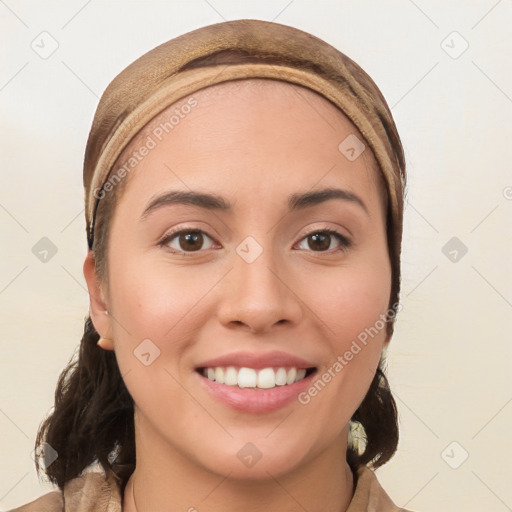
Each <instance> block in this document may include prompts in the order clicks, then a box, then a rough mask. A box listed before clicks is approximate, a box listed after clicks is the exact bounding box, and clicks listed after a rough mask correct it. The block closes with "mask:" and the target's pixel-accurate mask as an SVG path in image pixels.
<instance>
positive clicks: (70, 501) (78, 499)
mask: <svg viewBox="0 0 512 512" xmlns="http://www.w3.org/2000/svg"><path fill="white" fill-rule="evenodd" d="M8 512H122V496H121V485H120V483H119V480H118V479H117V477H116V476H115V474H114V473H113V472H110V473H108V478H107V479H106V480H105V478H104V476H103V474H102V473H86V474H85V475H83V476H80V477H77V478H74V479H73V480H70V481H69V482H67V483H66V484H65V486H64V492H61V491H52V492H49V493H47V494H45V495H43V496H41V497H40V498H37V499H36V500H34V501H32V502H30V503H27V504H26V505H22V506H21V507H18V508H15V509H12V510H10V511H8ZM347 512H410V511H407V510H405V509H403V508H400V507H397V506H396V505H395V504H394V503H393V502H392V501H391V499H390V498H389V496H388V495H387V494H386V492H385V491H384V489H383V488H382V487H381V486H380V484H379V482H378V480H377V477H376V476H375V473H374V472H373V471H372V470H370V469H368V468H362V469H361V470H360V471H359V477H358V480H357V486H356V489H355V492H354V496H353V498H352V501H351V502H350V505H349V507H348V509H347Z"/></svg>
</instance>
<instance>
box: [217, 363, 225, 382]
mask: <svg viewBox="0 0 512 512" xmlns="http://www.w3.org/2000/svg"><path fill="white" fill-rule="evenodd" d="M215 381H216V382H218V383H219V384H224V370H223V369H222V368H220V367H219V366H217V368H215Z"/></svg>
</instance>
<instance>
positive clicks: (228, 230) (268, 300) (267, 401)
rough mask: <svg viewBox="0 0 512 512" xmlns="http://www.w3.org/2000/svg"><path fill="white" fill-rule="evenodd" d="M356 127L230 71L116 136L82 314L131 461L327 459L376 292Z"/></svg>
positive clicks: (251, 473)
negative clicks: (110, 367)
mask: <svg viewBox="0 0 512 512" xmlns="http://www.w3.org/2000/svg"><path fill="white" fill-rule="evenodd" d="M187 104H188V105H189V106H190V108H189V107H184V105H187ZM173 114H174V115H175V117H174V118H173V119H171V116H172V115H173ZM170 119H171V120H170ZM166 122H167V123H168V124H167V125H166V124H165V123H166ZM167 132H168V133H167ZM347 137H349V138H348V139H347ZM355 137H357V139H356V138H355ZM345 139H347V140H345ZM358 139H359V143H360V141H361V140H362V137H361V136H360V135H359V133H358V132H357V131H356V129H355V127H354V126H353V125H352V124H351V123H350V122H349V121H348V120H347V118H346V117H344V116H343V115H342V114H341V113H340V112H339V111H338V110H337V109H336V108H335V107H334V106H333V105H332V104H330V103H329V102H328V101H327V100H325V99H324V98H322V97H320V96H319V95H317V94H316V93H314V92H312V91H310V90H307V89H304V88H301V87H298V86H293V85H291V84H288V83H283V82H276V81H270V80H244V81H242V82H236V83H235V82H228V83H224V84H221V85H217V86H214V87H210V88H208V89H203V90H201V91H199V92H197V93H194V95H193V96H192V97H191V98H185V99H184V100H182V101H180V102H179V103H177V104H176V105H174V106H172V107H171V108H169V109H167V110H166V111H164V113H163V114H161V115H160V116H159V118H158V119H157V120H153V122H152V123H151V125H150V126H149V127H147V128H146V130H145V131H144V132H143V133H141V134H140V135H139V136H138V137H137V139H136V140H135V141H133V142H132V144H131V145H130V146H129V148H128V150H127V151H125V153H124V155H125V156H126V155H128V156H132V157H135V158H137V159H138V163H137V165H136V167H135V168H134V169H133V170H130V174H129V176H128V178H125V179H129V182H128V183H127V188H126V190H124V192H123V194H122V196H121V198H120V200H119V202H118V204H117V206H116V211H115V214H114V218H113V221H112V225H111V232H110V238H109V249H108V283H102V287H101V294H100V295H101V298H102V300H103V303H102V304H99V305H98V303H96V302H94V301H93V302H94V303H92V305H91V315H92V317H93V321H94V324H95V326H96V328H97V330H98V331H99V332H100V333H101V334H102V335H103V336H108V337H111V338H112V339H113V344H112V346H111V348H112V349H114V350H115V354H116V357H117V361H118V364H119V367H120V371H121V375H122V376H123V379H124V381H125V383H126V386H127V388H128V390H129V392H130V394H131V395H132V397H133V399H134V402H135V406H136V414H135V420H136V435H137V438H136V439H137V457H138V460H137V463H138V464H139V461H140V462H141V464H142V463H143V461H144V458H145V457H147V458H150V459H151V464H153V465H155V464H156V465H157V467H161V468H164V467H168V466H172V467H181V468H183V469H184V468H187V467H195V468H199V469H201V470H203V471H204V470H206V471H210V472H216V473H219V474H222V475H224V476H225V475H227V474H228V473H229V474H231V477H232V478H266V477H268V473H270V474H272V475H274V476H278V475H283V474H285V473H288V472H290V471H293V470H297V469H299V468H300V467H303V465H304V464H309V463H310V464H314V463H320V461H322V460H323V461H327V460H328V459H331V462H332V461H338V464H339V461H340V460H343V458H344V456H345V450H346V441H347V424H348V422H349V419H350V417H351V416H352V414H353V413H354V411H355V410H356V409H357V407H358V406H359V404H360V402H361V400H362V399H363V397H364V395H365V394H366V391H367V389H368V387H369V384H370V382H371V380H372V378H373V376H374V372H375V369H376V367H377V365H378V362H379V358H380V354H381V350H382V348H383V344H384V343H385V342H386V341H387V340H386V329H385V327H383V324H384V322H383V321H382V318H383V317H382V315H383V314H385V313H386V311H387V308H388V302H389V297H390V290H391V268H390V262H389V257H388V251H387V241H386V229H385V225H386V219H385V211H386V201H385V198H384V197H383V192H382V188H381V185H380V184H379V181H378V176H377V171H376V170H375V169H376V167H374V165H375V163H374V159H373V156H372V154H371V151H370V150H369V149H366V150H365V151H363V152H362V153H361V154H360V155H359V156H358V154H359V152H360V151H361V149H362V148H361V146H359V145H358V144H357V142H358ZM151 141H152V142H151ZM153 143H154V144H153ZM340 144H341V146H340ZM143 146H146V147H147V148H149V149H148V150H147V151H146V150H141V148H142V147H143ZM135 151H137V154H138V155H139V156H137V155H135V153H134V152H135ZM143 153H144V155H143ZM123 163H125V162H124V161H121V165H122V164H123ZM117 167H119V166H117ZM117 167H116V168H117ZM128 168H129V166H128ZM326 189H329V190H331V191H334V190H336V191H337V192H335V193H332V194H329V193H324V194H322V191H324V190H326ZM187 198H188V199H187ZM326 230H332V231H333V232H337V233H338V234H339V235H337V234H335V233H334V234H333V233H331V234H329V233H328V232H326ZM178 232H179V233H180V234H178ZM89 259H90V258H89ZM87 265H89V270H90V268H92V266H91V262H90V261H89V263H88V262H87V261H86V268H87ZM86 275H87V271H86ZM88 282H89V284H90V289H91V290H92V289H93V288H92V287H93V286H94V284H92V281H88ZM102 307H103V309H108V311H109V315H108V316H106V315H104V314H102V311H101V309H102ZM228 368H229V370H228ZM240 368H244V369H242V370H240ZM296 370H297V371H296ZM304 373H305V377H304ZM301 377H303V378H302V380H297V381H296V382H294V381H295V380H296V379H300V378H301ZM212 379H217V380H218V381H217V380H212ZM223 379H227V383H224V384H223V383H222V381H223ZM285 381H286V382H289V383H291V382H293V383H292V384H284V382H285ZM315 383H316V385H315ZM255 385H256V386H258V385H259V386H261V387H260V388H255V387H254V386H255Z"/></svg>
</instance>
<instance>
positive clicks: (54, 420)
mask: <svg viewBox="0 0 512 512" xmlns="http://www.w3.org/2000/svg"><path fill="white" fill-rule="evenodd" d="M223 53H224V55H222V59H221V60H219V59H218V55H214V56H211V57H209V58H208V59H203V60H202V61H201V62H194V63H193V64H192V65H193V66H202V65H211V64H215V63H219V62H222V63H226V62H242V61H244V56H243V55H240V54H238V53H236V52H223ZM189 66H190V64H189ZM363 73H364V72H363ZM366 77H367V75H366V74H361V75H360V76H359V80H361V81H364V80H366V79H368V80H371V79H370V78H369V77H368V78H366ZM375 101H376V102H380V103H381V104H382V103H383V104H384V105H385V107H386V108H388V107H387V104H386V103H385V100H384V98H383V97H382V96H381V97H380V98H376V99H375ZM385 128H386V132H387V136H388V138H389V141H390V144H391V146H392V148H393V151H394V153H395V156H396V159H397V162H398V166H397V172H398V173H400V174H401V182H402V183H404V184H405V158H404V153H403V148H402V145H401V142H400V138H399V136H398V132H397V130H396V127H395V125H394V123H392V122H391V124H390V123H388V122H386V123H385ZM126 182H127V180H126V179H124V180H122V181H121V182H120V183H119V184H118V185H117V186H116V187H114V188H113V190H112V191H111V192H109V193H108V194H105V195H104V197H103V198H102V199H101V200H100V201H99V204H98V209H97V212H96V224H95V228H94V243H93V247H92V250H93V253H94V258H95V265H96V271H97V274H98V277H99V279H100V280H107V281H108V278H107V272H108V267H107V261H106V254H107V246H108V235H109V229H110V226H111V221H112V217H113V213H114V209H115V205H116V204H117V200H118V198H119V197H120V194H122V191H123V189H124V187H125V186H126ZM390 215H391V214H390V210H389V209H388V213H387V217H388V218H387V236H388V248H389V252H390V259H391V262H392V272H393V286H392V292H391V297H392V298H394V299H395V300H396V299H397V297H398V294H399V282H400V266H399V260H400V255H399V254H396V253H395V252H396V247H397V244H396V239H395V237H396V236H397V233H396V226H392V225H391V222H390ZM400 230H401V226H400ZM393 302H394V301H393ZM391 308H392V309H394V310H395V311H396V303H395V305H394V306H391ZM387 327H388V334H389V335H391V333H392V331H393V322H388V325H387ZM98 339H99V334H98V333H97V332H96V330H95V328H94V326H93V324H92V321H91V319H90V317H87V318H86V319H85V326H84V333H83V337H82V341H81V344H80V350H79V354H78V358H77V360H76V361H73V360H72V361H70V363H69V364H68V366H67V367H66V368H65V369H64V370H63V372H62V373H61V375H60V377H59V379H58V383H57V388H56V392H55V405H54V411H53V413H52V414H51V415H50V416H49V417H48V418H46V419H45V420H44V422H42V424H41V425H40V428H39V430H38V433H37V438H36V442H35V446H36V450H41V451H44V443H45V442H46V443H48V444H49V445H50V446H51V448H52V449H53V450H55V451H56V452H57V454H58V456H57V458H56V459H55V460H54V461H53V462H52V463H51V464H50V465H48V466H47V467H46V466H45V467H41V465H40V464H39V461H38V460H37V459H36V469H37V471H38V472H44V473H45V474H46V475H47V476H48V477H49V479H50V481H51V482H52V483H55V484H57V485H58V486H59V487H60V488H61V489H63V488H64V484H65V483H66V482H68V481H69V480H71V479H72V478H75V477H77V476H79V475H80V474H81V473H82V471H83V470H84V469H86V468H87V467H88V466H89V465H91V464H92V463H98V462H99V463H100V464H101V466H102V467H103V468H104V469H105V470H112V471H113V472H114V473H116V474H117V475H118V476H119V477H120V479H121V484H122V488H123V489H124V486H125V485H126V482H127V480H128V478H129V476H130V475H131V473H132V472H133V470H134V468H135V464H136V460H135V427H134V404H133V399H132V397H131V396H130V394H129V392H128V390H127V388H126V386H125V383H124V381H123V378H122V376H121V374H120V372H119V367H118V365H117V361H116V358H115V354H114V352H112V351H108V350H103V349H101V348H100V347H98V346H97V345H96V342H97V341H98ZM384 365H385V361H384V359H381V361H380V364H379V367H378V369H377V371H376V373H375V376H374V378H373V380H372V382H371V384H370V387H369V389H368V391H367V394H366V396H365V398H364V399H363V401H362V403H361V404H360V405H359V407H358V409H357V410H356V411H355V413H354V415H353V416H352V422H354V423H356V424H358V425H359V426H360V431H361V432H362V433H363V438H364V443H363V444H364V450H362V452H361V450H357V449H356V448H355V447H353V446H352V445H350V444H349V446H348V450H347V461H348V463H349V464H350V466H351V468H352V469H353V470H354V471H356V470H357V469H358V468H359V467H361V466H364V465H370V466H372V467H374V468H376V467H379V466H381V465H383V464H384V463H386V462H387V461H388V460H389V459H390V458H391V457H392V456H393V454H394V452H395V451H396V448H397V445H398V420H397V408H396V403H395V401H394V399H393V396H392V394H391V391H390V387H389V383H388V380H387V378H386V375H385V367H384Z"/></svg>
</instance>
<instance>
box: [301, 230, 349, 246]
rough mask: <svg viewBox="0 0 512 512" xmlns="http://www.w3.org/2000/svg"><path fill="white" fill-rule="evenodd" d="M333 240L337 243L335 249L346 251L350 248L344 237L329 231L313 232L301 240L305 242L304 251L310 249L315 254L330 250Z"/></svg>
mask: <svg viewBox="0 0 512 512" xmlns="http://www.w3.org/2000/svg"><path fill="white" fill-rule="evenodd" d="M333 239H335V240H337V241H338V247H337V249H339V250H343V249H346V248H348V247H349V246H350V242H349V240H348V239H347V238H346V237H345V236H343V235H342V234H341V233H338V232H337V231H334V230H330V229H327V230H325V229H324V230H322V231H314V232H313V233H310V234H309V235H307V236H306V237H304V238H303V240H305V241H307V247H306V249H310V250H312V251H315V252H326V251H328V250H329V249H332V247H331V244H332V241H333ZM302 248H303V247H302Z"/></svg>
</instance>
